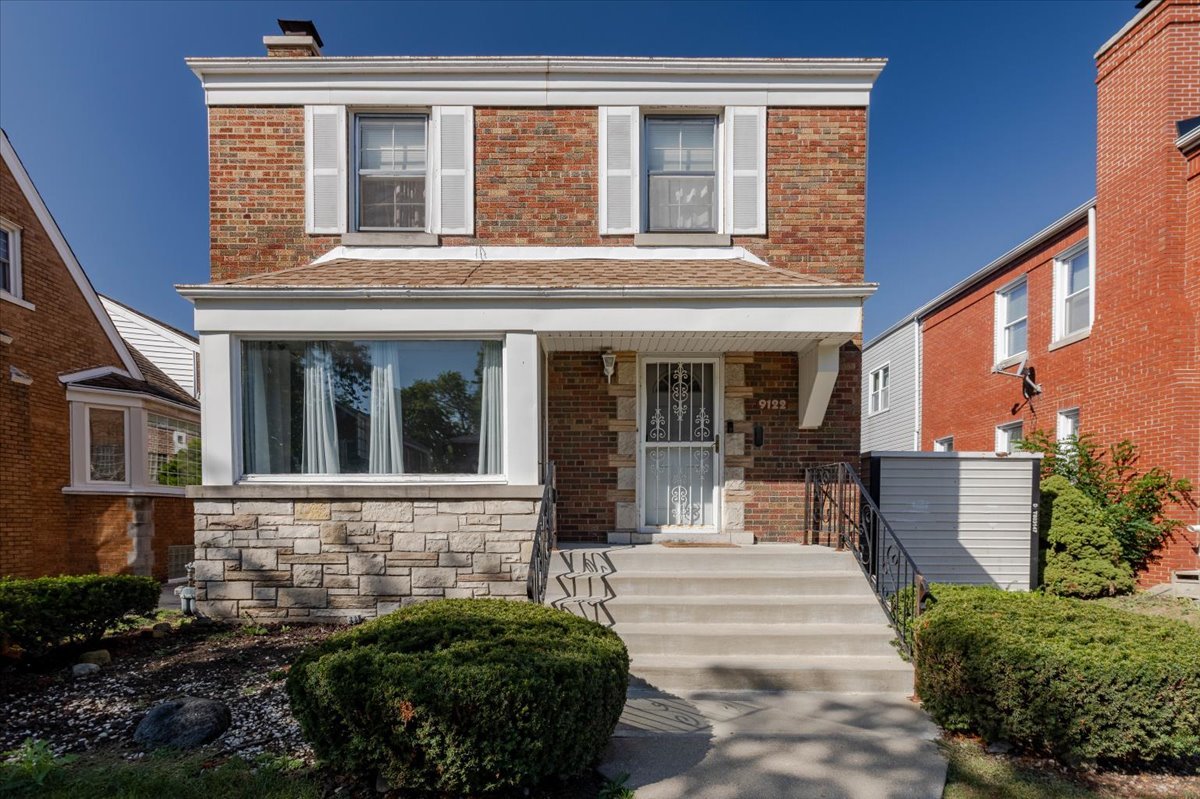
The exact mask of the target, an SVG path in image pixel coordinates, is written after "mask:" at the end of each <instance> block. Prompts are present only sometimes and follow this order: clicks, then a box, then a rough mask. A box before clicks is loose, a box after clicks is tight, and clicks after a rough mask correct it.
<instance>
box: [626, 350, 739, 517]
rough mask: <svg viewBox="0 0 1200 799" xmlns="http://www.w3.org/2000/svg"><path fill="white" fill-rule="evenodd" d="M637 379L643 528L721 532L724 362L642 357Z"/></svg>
mask: <svg viewBox="0 0 1200 799" xmlns="http://www.w3.org/2000/svg"><path fill="white" fill-rule="evenodd" d="M640 378H641V380H640V383H641V385H640V388H641V391H640V392H639V396H640V404H641V408H640V415H641V420H640V421H641V424H640V430H641V434H640V435H639V439H640V448H641V453H640V454H641V477H640V480H639V483H640V485H639V486H638V492H639V497H638V499H639V500H640V502H639V503H638V504H639V505H640V506H641V512H642V529H643V530H644V531H648V532H692V533H698V532H717V529H718V525H717V513H718V506H717V486H718V485H719V484H720V483H719V475H720V465H721V464H720V457H721V453H720V447H719V445H718V442H719V440H720V424H721V409H720V401H721V395H722V392H721V386H720V378H721V373H720V362H719V361H718V360H717V359H716V358H669V359H668V358H654V359H645V360H643V361H642V367H641V375H640Z"/></svg>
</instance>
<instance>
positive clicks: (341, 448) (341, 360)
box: [242, 340, 503, 475]
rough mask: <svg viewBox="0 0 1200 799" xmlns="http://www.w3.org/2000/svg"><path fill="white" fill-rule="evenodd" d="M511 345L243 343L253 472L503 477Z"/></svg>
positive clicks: (248, 456)
mask: <svg viewBox="0 0 1200 799" xmlns="http://www.w3.org/2000/svg"><path fill="white" fill-rule="evenodd" d="M502 357H503V346H502V344H501V342H499V341H478V340H471V341H461V340H445V341H415V340H387V341H384V340H377V341H365V340H364V341H346V340H332V341H325V340H310V341H245V342H243V344H242V400H243V408H242V436H243V442H242V444H243V446H242V449H243V459H244V463H243V472H245V473H247V474H306V475H338V474H342V475H346V474H373V475H422V474H445V475H451V474H489V475H494V474H499V473H500V472H501V471H502V460H501V452H502V451H501V425H502V421H501V420H502V418H503V417H502V404H503V396H502V383H501V373H500V372H501V362H502Z"/></svg>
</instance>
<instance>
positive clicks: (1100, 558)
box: [1038, 475, 1133, 599]
mask: <svg viewBox="0 0 1200 799" xmlns="http://www.w3.org/2000/svg"><path fill="white" fill-rule="evenodd" d="M1038 515H1039V519H1038V527H1039V529H1040V531H1041V536H1042V541H1043V544H1044V546H1045V558H1046V562H1045V568H1044V570H1043V573H1042V584H1043V586H1045V589H1046V590H1047V591H1048V592H1050V593H1052V594H1057V595H1059V596H1075V597H1080V598H1081V599H1094V598H1096V597H1101V596H1115V595H1117V594H1127V593H1129V592H1130V591H1132V590H1133V572H1132V571H1131V570H1130V568H1129V565H1128V564H1127V563H1125V561H1124V560H1123V559H1122V555H1121V544H1120V542H1118V541H1117V537H1116V536H1115V535H1113V532H1112V530H1111V529H1109V528H1108V527H1107V526H1106V525H1105V524H1104V518H1103V515H1102V514H1101V512H1100V508H1099V507H1098V506H1097V505H1096V503H1095V502H1093V501H1092V500H1091V499H1089V498H1088V497H1087V496H1086V495H1085V494H1084V493H1083V492H1082V491H1080V490H1079V489H1078V488H1076V487H1075V486H1073V485H1071V483H1070V482H1069V481H1068V480H1067V478H1065V477H1062V476H1059V475H1054V476H1053V477H1047V478H1046V479H1045V480H1043V481H1042V503H1041V507H1040V508H1039V511H1038Z"/></svg>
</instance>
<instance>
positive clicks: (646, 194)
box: [637, 108, 729, 236]
mask: <svg viewBox="0 0 1200 799" xmlns="http://www.w3.org/2000/svg"><path fill="white" fill-rule="evenodd" d="M670 117H713V118H715V119H716V135H715V138H716V141H715V144H714V146H715V147H716V152H714V153H713V157H714V158H715V159H716V163H715V164H714V165H713V166H714V169H713V172H714V174H713V181H714V187H713V193H714V195H715V196H714V197H713V213H714V214H715V217H714V222H715V223H716V224H715V225H714V226H713V229H712V230H694V229H693V230H651V229H650V168H649V166H648V165H647V164H648V163H649V159H648V158H647V157H646V156H647V148H646V138H647V137H646V126H647V125H648V124H649V120H650V119H663V118H670ZM638 122H639V125H638V141H637V146H638V164H637V168H638V172H639V174H638V194H639V197H640V200H641V202H640V205H641V208H640V209H639V214H640V218H639V219H638V223H637V224H638V228H637V229H638V230H639V231H640V232H642V233H648V234H654V235H661V236H680V235H683V236H686V235H688V234H689V233H698V234H701V235H719V236H720V235H725V234H727V233H728V232H729V229H728V225H727V224H726V221H725V194H726V192H725V190H724V189H725V187H724V185H723V183H724V181H725V180H726V179H727V178H728V175H727V174H726V169H725V109H724V108H642V109H641V113H640V114H639V118H638Z"/></svg>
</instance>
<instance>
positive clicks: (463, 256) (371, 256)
mask: <svg viewBox="0 0 1200 799" xmlns="http://www.w3.org/2000/svg"><path fill="white" fill-rule="evenodd" d="M344 259H351V260H356V261H489V262H491V261H585V260H586V261H592V260H605V261H678V260H686V261H747V262H749V263H752V264H755V265H757V266H767V262H766V261H764V260H763V259H761V258H759V257H758V256H757V255H755V254H754V253H752V252H750V251H749V250H747V249H746V248H745V247H738V246H734V247H485V246H482V245H469V246H452V247H349V246H345V245H339V246H337V247H334V248H333V249H332V250H330V251H329V252H327V253H325V254H324V255H322V256H321V257H319V258H317V259H316V260H314V261H313V262H312V263H313V264H314V265H317V264H324V263H328V262H330V261H340V260H344Z"/></svg>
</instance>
